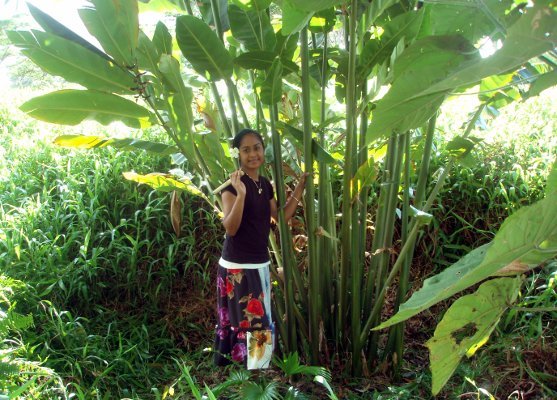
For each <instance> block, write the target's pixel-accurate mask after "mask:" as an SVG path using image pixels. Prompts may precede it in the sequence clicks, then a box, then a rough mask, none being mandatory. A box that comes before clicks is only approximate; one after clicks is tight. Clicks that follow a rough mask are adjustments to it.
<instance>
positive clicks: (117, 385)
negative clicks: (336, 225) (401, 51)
mask: <svg viewBox="0 0 557 400" xmlns="http://www.w3.org/2000/svg"><path fill="white" fill-rule="evenodd" d="M532 104H534V105H532ZM523 107H524V109H525V110H524V112H525V113H524V114H523V113H522V112H521V111H520V109H519V108H517V109H516V110H509V111H512V112H509V113H508V114H506V116H504V118H505V119H506V120H507V122H506V125H505V126H508V127H512V126H516V125H518V126H521V127H522V129H519V130H526V129H530V128H531V127H532V126H534V125H533V123H532V121H531V120H529V119H527V118H528V116H530V115H532V114H533V113H534V112H536V113H537V115H540V116H541V117H540V119H539V120H538V121H539V122H538V125H537V127H538V128H537V129H536V130H537V131H538V132H539V134H536V132H535V131H530V132H531V134H529V135H521V136H516V135H513V139H512V140H509V141H507V136H504V135H500V136H499V137H498V139H496V141H495V143H492V144H488V143H487V142H486V143H485V144H484V145H483V146H482V147H481V149H478V154H476V156H477V157H479V159H481V158H483V157H484V156H486V155H488V157H487V160H488V162H486V163H485V164H484V163H480V162H476V163H473V164H472V165H470V166H458V167H455V169H454V174H453V175H452V176H453V177H452V178H451V179H450V181H449V183H447V185H446V186H445V188H444V190H443V193H442V196H441V198H442V199H443V200H442V201H440V202H439V204H438V205H437V207H438V208H446V207H450V209H451V212H450V213H443V214H439V216H438V217H437V218H436V219H435V220H434V223H433V224H432V226H431V227H430V228H429V229H428V230H427V231H426V233H425V235H424V239H423V240H422V241H421V242H420V243H421V244H420V245H419V248H420V249H421V250H420V251H419V254H420V256H419V257H418V258H417V264H416V268H415V269H413V271H414V272H413V279H412V280H414V281H415V286H414V287H417V286H419V282H420V281H421V280H422V279H423V277H424V276H427V275H429V274H430V273H431V272H432V270H433V269H434V268H436V266H437V268H438V266H440V265H443V264H444V263H450V262H452V261H453V260H454V259H456V258H457V257H460V256H461V255H462V254H463V253H465V252H467V251H468V250H469V249H471V248H472V247H476V246H477V245H479V244H483V243H485V242H486V241H488V240H490V239H491V238H492V235H493V233H492V232H494V231H496V230H497V229H498V226H499V224H500V223H501V221H502V220H503V219H504V218H505V217H506V216H507V215H508V214H509V213H511V212H512V211H514V210H515V209H516V207H517V206H518V205H523V204H528V203H531V202H532V201H535V200H536V199H537V198H539V197H540V196H541V194H542V193H543V188H544V185H545V178H546V175H547V172H548V166H549V165H550V163H551V159H552V158H553V157H554V156H555V154H554V149H555V147H554V138H555V136H554V135H547V136H546V135H543V132H544V130H543V129H544V128H546V127H547V126H550V127H551V126H553V127H551V128H549V129H552V131H551V132H554V125H552V124H554V121H555V120H557V119H556V116H555V110H553V109H551V108H549V109H548V108H544V107H543V104H542V103H541V102H539V101H538V102H537V103H536V102H534V103H532V102H530V103H528V104H527V105H525V106H523ZM540 108H541V109H542V111H537V110H538V109H540ZM13 114H14V111H13V110H12V109H10V108H7V107H4V108H3V109H2V112H1V119H2V124H1V125H2V135H1V136H0V143H1V147H0V149H1V151H2V155H3V157H2V161H1V163H0V170H2V180H1V181H0V193H1V195H0V212H1V219H0V220H1V223H0V254H1V255H2V257H0V271H2V274H4V275H6V276H9V277H10V279H17V280H19V282H20V283H19V284H17V283H16V282H13V281H6V280H4V281H3V285H4V287H5V290H4V292H3V296H5V297H4V299H5V300H4V301H3V303H2V309H3V311H5V312H7V311H8V309H10V308H13V312H15V313H17V315H32V316H33V326H32V327H27V328H25V325H18V324H15V325H12V326H10V330H9V333H7V335H8V336H7V337H9V338H10V341H9V342H5V344H4V349H10V354H11V356H10V358H7V359H6V358H5V359H4V360H5V362H7V365H10V367H7V368H9V369H8V370H4V371H3V375H2V376H3V379H2V382H3V385H4V388H5V389H4V390H9V391H10V392H11V393H14V391H13V390H14V389H13V387H14V386H11V387H12V389H10V385H16V386H21V385H22V384H23V382H28V383H29V385H28V386H25V387H24V386H21V387H22V388H23V390H24V391H25V393H26V394H25V396H26V397H27V398H40V399H43V398H49V399H50V398H56V397H58V396H59V397H60V398H63V397H64V396H65V395H69V394H70V393H74V394H75V395H76V396H78V398H103V397H104V396H106V395H108V397H109V398H114V397H132V398H160V397H162V396H163V393H165V392H166V393H167V395H169V393H174V397H176V398H189V397H190V393H191V392H190V386H189V384H188V379H187V374H186V370H187V368H191V367H192V366H194V365H195V369H190V373H191V374H192V375H193V379H194V380H196V381H197V382H199V383H198V384H197V385H199V388H200V389H201V392H203V391H204V390H205V389H204V386H203V384H202V382H205V383H207V384H208V385H209V387H211V388H212V390H213V391H214V392H215V393H218V391H219V390H221V393H223V391H224V392H225V393H241V391H242V390H250V388H249V387H248V388H247V389H246V388H245V387H244V386H243V384H242V383H241V382H244V379H245V377H244V378H242V379H240V377H239V376H236V375H234V376H231V378H230V379H228V378H227V374H228V372H227V371H216V370H214V369H213V367H212V366H211V355H210V353H205V352H203V351H202V350H203V349H204V348H206V347H210V346H211V341H212V332H211V331H212V325H213V317H214V316H213V311H212V310H213V299H212V291H211V288H212V285H213V282H212V271H213V265H214V263H215V262H216V260H217V259H218V255H219V249H220V237H221V235H222V228H221V227H220V224H219V222H218V219H217V217H216V215H215V214H214V213H213V212H212V211H210V210H208V209H207V208H206V206H205V205H204V204H205V203H203V202H200V201H199V200H196V198H194V197H185V198H183V201H184V205H183V206H184V208H183V209H184V221H183V224H182V229H183V234H182V236H181V238H176V237H175V235H173V234H172V233H171V232H172V226H171V223H170V218H169V214H168V209H169V203H170V196H169V195H165V194H161V193H158V192H153V191H151V190H149V189H146V188H145V187H142V186H140V187H139V188H138V187H136V186H135V185H134V184H133V183H131V182H127V181H125V180H123V179H122V173H123V172H125V171H129V170H135V171H137V172H142V171H150V170H151V169H152V168H156V169H158V170H166V169H168V168H170V167H171V166H170V165H169V164H167V162H166V161H165V159H161V158H160V157H153V156H149V155H148V154H141V153H135V154H134V153H129V152H121V151H119V150H117V149H111V148H106V149H101V150H96V151H95V152H87V153H84V152H82V151H79V150H63V149H60V148H57V147H54V146H53V145H52V144H51V141H52V139H53V138H54V137H55V136H59V135H60V134H64V133H66V132H67V131H62V130H60V128H52V127H51V126H45V125H43V124H38V123H36V122H32V121H29V120H21V119H18V118H15V117H14V116H13ZM509 119H510V120H509ZM513 121H514V122H513ZM495 127H496V128H497V129H501V128H500V127H497V126H495ZM39 133H40V134H39ZM492 133H493V130H488V131H486V132H485V133H484V134H485V135H487V136H489V135H490V134H492ZM93 134H97V132H93ZM476 134H477V135H478V136H480V135H482V133H481V132H477V133H476ZM152 137H153V138H154V139H155V138H156V135H155V134H154V133H153V134H152ZM532 137H536V138H537V142H536V143H537V144H538V145H536V146H532V145H531V143H532V142H531V138H532ZM439 139H440V138H439ZM437 144H438V146H440V147H442V146H444V144H443V142H442V141H438V142H437ZM508 146H512V149H513V151H500V149H501V148H506V147H508ZM482 152H483V153H484V154H481V153H482ZM439 154H442V153H441V152H440V153H439ZM442 161H443V160H442V159H439V160H438V159H437V158H434V163H433V165H434V166H433V167H432V168H436V167H435V165H437V163H442ZM531 161H536V164H535V165H536V167H535V168H529V169H528V168H527V165H532V163H531ZM519 165H523V166H522V167H519ZM508 166H511V167H514V169H513V168H508ZM520 171H523V172H522V173H520ZM486 177H489V179H488V180H485V181H484V179H487V178H486ZM479 187H481V190H478V188H479ZM513 188H514V190H513ZM510 193H512V196H514V197H512V196H510V197H509V194H510ZM436 215H437V213H436ZM443 215H447V217H446V218H443ZM475 220H477V221H476V223H474V221H475ZM480 221H481V224H482V225H478V223H479V222H480ZM555 266H556V265H555V263H552V264H551V263H550V264H547V265H546V266H545V267H544V269H543V270H542V271H540V272H536V273H534V274H531V275H530V277H529V279H528V284H527V285H526V286H525V288H524V290H525V291H524V293H523V297H522V299H523V300H521V302H522V304H520V307H528V308H533V309H534V310H538V311H533V312H525V311H521V310H520V309H519V308H517V309H513V310H511V312H510V313H508V314H507V315H505V316H504V318H503V324H502V326H501V327H500V328H498V335H497V336H498V337H497V340H495V341H493V344H491V345H490V346H488V347H487V348H486V349H485V350H480V354H479V356H477V357H476V358H475V359H473V360H472V361H470V362H467V363H464V364H463V366H462V367H461V368H459V369H458V370H457V372H456V375H457V376H459V377H460V378H455V379H454V381H455V383H456V382H460V383H458V384H456V385H455V384H453V385H451V386H450V387H449V389H447V390H448V392H447V393H451V391H454V393H457V394H458V393H463V392H469V391H475V390H477V389H474V386H473V385H472V384H470V383H467V382H466V381H465V380H464V377H469V378H470V379H472V380H473V381H475V384H476V385H477V387H483V388H486V389H487V390H489V391H491V392H492V393H494V394H496V395H497V394H499V395H508V394H509V393H510V392H508V391H509V390H510V391H512V390H515V389H517V390H519V389H520V390H522V389H523V385H525V383H524V382H532V383H533V384H534V385H535V387H537V389H536V393H540V394H541V393H546V395H550V394H551V393H553V392H552V390H555V389H554V388H555V386H554V384H555V381H554V378H551V376H552V374H555V371H554V370H552V369H551V368H550V367H549V365H548V364H545V367H544V364H542V363H540V359H539V358H536V357H538V356H540V357H548V359H551V358H550V357H555V356H556V355H555V352H554V351H553V350H551V346H552V343H553V346H554V344H555V342H556V338H555V337H554V335H553V333H552V332H554V329H555V316H556V315H555V314H556V313H555V311H554V310H551V308H548V307H552V306H553V305H554V304H555V301H557V296H556V293H555V280H554V279H555V275H554V274H555ZM544 310H545V311H544ZM13 315H16V314H13ZM416 323H417V325H416V324H413V323H410V324H409V325H410V326H409V327H408V328H407V329H409V330H410V332H413V334H414V335H418V336H419V337H423V338H424V341H425V339H427V338H428V337H429V336H430V335H431V332H432V331H433V327H434V323H435V318H433V319H432V318H431V317H427V316H426V317H425V318H423V317H422V318H420V317H418V321H417V322H416ZM22 328H24V329H22ZM510 343H513V346H514V347H512V348H514V349H515V350H512V351H511V352H510V353H508V354H507V356H505V357H510V358H502V359H501V358H500V356H499V352H500V351H499V350H498V349H500V348H505V346H506V347H507V348H511V347H510V346H509V344H510ZM410 345H411V346H416V348H414V349H411V350H410V351H409V352H408V353H407V355H406V356H405V361H404V365H403V374H404V375H405V376H407V377H408V378H410V379H411V381H410V382H409V383H408V384H406V385H404V386H400V387H391V388H390V389H386V387H384V386H382V385H380V384H378V385H375V384H374V385H373V386H372V390H373V389H376V390H383V394H382V395H381V396H382V397H381V398H411V397H416V396H417V397H424V396H427V395H428V388H427V387H428V385H429V383H428V382H429V381H430V377H429V376H428V374H426V373H418V374H416V373H415V372H412V371H413V370H414V371H415V369H416V367H417V366H418V365H420V364H419V362H420V361H419V359H420V358H419V357H423V350H422V351H421V352H420V350H419V347H421V346H420V345H418V344H417V343H413V342H411V344H410ZM540 352H543V353H540ZM542 354H544V355H543V356H542ZM416 357H417V358H416ZM16 359H18V360H20V361H15V360H16ZM509 359H510V360H511V361H510V362H509ZM10 360H12V361H10ZM502 363H503V364H502ZM497 366H499V367H497ZM519 366H522V367H521V368H522V371H523V372H522V375H521V376H520V379H516V380H512V379H509V378H510V377H509V376H502V374H500V370H499V369H500V368H507V369H506V370H505V371H508V374H514V372H512V371H513V368H519ZM14 368H15V369H14ZM498 368H499V369H498ZM16 370H17V371H23V373H20V374H18V375H14V374H13V372H10V371H16ZM277 371H279V370H278V369H277ZM37 374H38V375H37ZM276 374H279V375H276ZM32 376H38V377H40V378H35V379H28V378H27V377H32ZM281 376H282V378H281ZM287 376H288V375H283V373H278V372H275V375H273V374H271V375H268V376H260V377H259V378H258V381H257V382H258V384H259V385H260V386H261V387H262V388H265V387H267V386H268V384H269V383H270V382H271V379H272V378H274V379H278V382H279V385H281V386H279V387H275V388H274V389H273V388H271V387H269V388H267V389H268V390H271V389H273V390H274V391H275V393H277V395H279V394H281V393H282V395H286V390H287V388H288V387H289V386H290V385H289V384H288V380H287ZM486 377H488V380H486ZM341 378H342V379H341ZM234 379H236V380H234ZM238 379H239V380H238ZM345 379H347V380H345ZM224 381H226V382H228V384H227V385H228V386H227V387H228V389H226V388H225V389H222V388H220V389H219V385H218V384H219V383H222V382H224ZM235 382H236V383H235ZM304 382H306V380H305V379H302V380H300V381H298V385H299V389H298V391H302V392H306V393H308V394H309V393H314V396H318V397H320V396H323V397H325V396H326V392H325V391H323V390H324V389H319V387H320V385H317V386H315V384H314V385H313V386H308V385H309V383H304ZM192 383H193V381H192ZM347 383H350V385H347ZM424 383H426V385H424ZM193 384H194V385H196V384H195V383H193ZM368 385H369V382H368V381H367V380H361V381H355V380H351V379H350V378H349V377H348V376H343V375H342V374H341V375H338V376H336V379H335V380H334V382H333V388H334V391H335V392H336V393H337V394H338V395H340V394H341V393H344V394H345V395H346V396H347V395H348V393H352V398H358V397H357V396H358V393H361V390H363V388H365V387H367V386H368ZM513 385H514V386H513ZM521 385H522V386H521ZM171 388H172V389H171ZM521 388H522V389H521ZM551 388H553V389H551ZM226 390H228V392H226ZM236 390H237V391H239V392H236ZM251 390H256V388H255V387H251ZM361 396H362V398H370V396H371V394H370V393H367V394H361ZM449 397H450V395H449Z"/></svg>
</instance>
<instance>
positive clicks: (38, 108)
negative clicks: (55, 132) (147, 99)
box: [20, 89, 155, 128]
mask: <svg viewBox="0 0 557 400" xmlns="http://www.w3.org/2000/svg"><path fill="white" fill-rule="evenodd" d="M20 110H21V111H23V112H25V113H27V114H28V115H30V116H31V117H33V118H36V119H40V120H41V121H46V122H51V123H54V124H61V125H77V124H79V123H80V122H82V121H84V120H86V119H90V120H95V121H97V122H100V123H101V124H103V125H108V124H110V123H111V122H114V121H121V122H123V123H124V124H126V125H127V126H129V127H131V128H146V127H148V126H150V125H151V121H155V117H154V115H153V114H152V113H151V112H149V110H147V109H146V108H144V107H141V106H140V105H138V104H136V103H135V102H133V101H131V100H128V99H125V98H123V97H120V96H116V95H113V94H109V93H103V92H97V91H94V90H73V89H68V90H60V91H57V92H52V93H48V94H45V95H43V96H39V97H35V98H32V99H31V100H28V101H27V102H25V103H24V104H23V105H21V107H20Z"/></svg>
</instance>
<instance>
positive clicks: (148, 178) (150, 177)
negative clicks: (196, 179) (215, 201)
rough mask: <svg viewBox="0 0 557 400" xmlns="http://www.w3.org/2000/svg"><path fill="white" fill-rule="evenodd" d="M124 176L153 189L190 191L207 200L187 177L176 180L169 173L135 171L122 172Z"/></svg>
mask: <svg viewBox="0 0 557 400" xmlns="http://www.w3.org/2000/svg"><path fill="white" fill-rule="evenodd" d="M122 175H124V178H126V179H127V180H129V181H133V182H137V183H143V184H146V185H149V186H150V187H152V188H153V189H155V190H160V191H161V192H172V191H174V190H180V191H183V192H188V193H191V194H193V195H195V196H200V197H202V198H204V199H205V200H207V201H209V199H208V198H207V196H205V194H204V193H203V192H202V191H201V190H200V189H199V188H198V187H197V186H195V185H194V184H193V183H192V182H191V181H190V180H189V179H182V180H178V179H175V178H173V177H172V175H169V174H161V173H157V172H153V173H150V174H147V175H140V174H137V173H135V172H124V173H123V174H122Z"/></svg>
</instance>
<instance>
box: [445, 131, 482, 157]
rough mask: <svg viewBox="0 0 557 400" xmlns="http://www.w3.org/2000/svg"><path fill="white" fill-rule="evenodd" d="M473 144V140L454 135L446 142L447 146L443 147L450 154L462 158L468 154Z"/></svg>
mask: <svg viewBox="0 0 557 400" xmlns="http://www.w3.org/2000/svg"><path fill="white" fill-rule="evenodd" d="M474 146H475V143H474V141H472V140H470V139H467V138H463V137H461V136H456V137H455V138H453V139H452V140H451V141H450V142H449V143H447V147H446V148H445V149H446V150H447V152H448V153H449V154H450V155H451V156H453V157H456V158H463V157H466V156H467V155H468V154H470V152H471V151H472V149H473V148H474Z"/></svg>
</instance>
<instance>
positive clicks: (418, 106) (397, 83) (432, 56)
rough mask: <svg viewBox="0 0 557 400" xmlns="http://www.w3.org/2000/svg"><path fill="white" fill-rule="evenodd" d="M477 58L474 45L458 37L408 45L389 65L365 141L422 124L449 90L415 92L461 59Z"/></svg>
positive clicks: (459, 62) (450, 69) (443, 73)
mask: <svg viewBox="0 0 557 400" xmlns="http://www.w3.org/2000/svg"><path fill="white" fill-rule="evenodd" d="M478 58H479V55H478V54H477V52H476V51H475V49H474V47H473V46H472V45H470V44H469V43H468V41H466V40H465V39H464V38H462V37H460V36H431V37H426V38H424V39H421V40H418V41H416V42H414V43H413V44H412V45H410V46H409V47H408V48H407V49H406V50H404V52H403V53H402V55H400V56H399V57H398V58H397V60H396V62H395V64H394V66H393V67H392V68H393V71H394V79H393V83H392V86H391V89H390V90H389V91H388V92H387V94H386V95H385V96H384V97H383V98H382V99H381V100H379V101H378V102H377V107H376V109H375V110H374V111H373V119H372V121H371V124H370V126H369V129H368V131H367V138H366V140H367V142H368V143H369V142H371V141H372V140H375V139H378V138H380V137H384V136H386V135H387V134H389V133H390V132H392V131H399V132H404V131H406V130H408V129H412V128H415V127H417V126H421V125H422V124H424V123H425V122H426V121H427V120H428V119H429V118H430V117H431V116H432V115H433V113H434V112H435V111H436V110H437V109H438V108H439V106H440V105H441V103H442V102H443V100H444V98H445V96H446V95H447V94H448V92H449V90H448V89H445V91H444V92H437V93H433V94H430V95H428V96H414V94H415V93H421V92H423V91H425V90H427V89H428V88H429V87H431V85H434V84H435V83H436V82H438V81H439V80H443V79H444V78H445V77H447V76H449V75H450V73H451V72H452V71H453V70H454V69H455V68H458V66H459V65H461V64H463V63H464V62H466V61H468V60H470V59H475V60H478ZM412 97H413V98H412Z"/></svg>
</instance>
